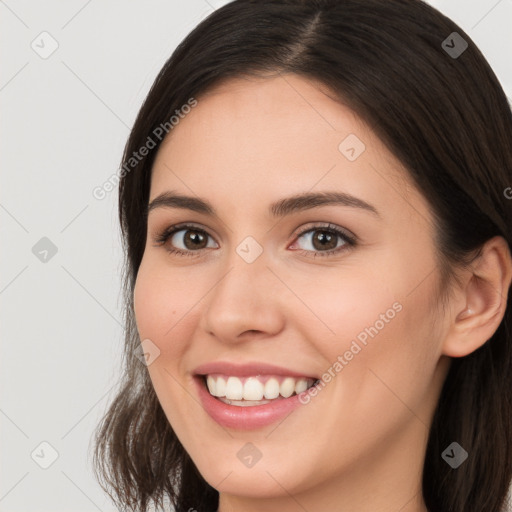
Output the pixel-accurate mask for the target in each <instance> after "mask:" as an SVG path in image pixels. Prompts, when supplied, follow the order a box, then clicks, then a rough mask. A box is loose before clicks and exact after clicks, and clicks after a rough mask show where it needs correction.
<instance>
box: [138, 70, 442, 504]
mask: <svg viewBox="0 0 512 512" xmlns="http://www.w3.org/2000/svg"><path fill="white" fill-rule="evenodd" d="M197 99H198V104H197V106H195V107H194V108H192V109H191V112H190V113H189V114H187V115H186V116H184V117H183V119H181V120H180V121H179V124H178V125H176V126H175V127H174V129H173V130H172V132H171V133H170V137H168V138H167V139H166V140H165V142H164V144H163V145H162V146H161V148H160V150H159V152H158V155H157V158H156V161H155V163H154V167H153V171H152V180H151V190H150V200H149V202H150V203H151V202H153V201H155V199H157V198H159V197H160V196H162V195H163V194H167V195H168V199H169V197H170V196H171V195H180V196H190V197H191V198H193V199H194V201H198V200H201V201H204V202H208V203H209V205H210V206H211V209H212V210H213V211H214V213H208V211H206V209H203V211H196V210H195V209H189V208H186V207H184V206H186V205H185V204H184V203H183V202H182V203H179V205H181V206H180V207H178V203H177V202H176V201H172V200H168V201H167V202H166V201H158V202H155V203H153V207H152V208H151V210H150V212H149V217H148V236H147V241H146V247H145V252H144V256H143V259H142V263H141V265H140V269H139V272H138V276H137V281H136V286H135V296H134V299H135V314H136V320H137V326H138V330H139V334H140V339H141V340H149V341H144V343H143V346H144V347H145V349H146V350H147V352H149V353H150V354H151V355H150V358H149V360H148V363H149V365H148V370H149V374H150V377H151V380H152V383H153V385H154V388H155V391H156V394H157V396H158V399H159V401H160V403H161V405H162V407H163V410H164V411H165V414H166V416H167V418H168V420H169V422H170V424H171V426H172V428H173V430H174V431H175V433H176V435H177V436H178V438H179V440H180V441H181V443H182V444H183V446H184V448H185V449H186V451H187V452H188V453H189V454H190V456H191V458H192V460H193V461H194V463H195V464H196V466H197V468H198V469H199V471H200V472H201V474H202V475H203V477H204V478H205V479H206V481H207V482H208V483H209V484H210V485H212V486H213V487H215V488H216V489H217V490H219V491H220V492H221V503H223V499H225V497H227V496H231V498H232V499H233V500H235V498H234V496H238V497H239V498H240V499H242V497H252V498H256V497H274V498H276V499H277V497H283V500H288V501H283V503H285V502H286V503H292V502H293V503H292V504H295V505H294V506H296V507H297V504H296V503H295V501H294V500H296V501H298V502H300V503H301V504H304V506H307V504H311V503H314V504H315V510H318V506H319V504H320V503H323V502H322V500H326V501H325V503H329V501H327V500H328V499H329V496H330V497H331V499H332V497H334V496H338V495H339V496H343V497H344V498H345V503H346V504H347V505H349V504H351V503H352V504H353V505H354V506H356V505H357V504H360V503H361V499H362V498H363V497H364V503H370V502H371V500H372V499H373V498H372V497H371V496H380V499H381V503H382V496H383V495H384V496H385V499H386V500H387V501H386V503H390V504H392V505H393V506H394V505H396V508H392V507H390V510H398V509H400V506H405V505H406V502H408V501H410V500H411V498H413V496H414V495H415V493H417V492H418V491H419V489H420V488H419V485H420V478H421V468H422V465H423V459H424V450H425V446H426V440H427V434H428V426H429V424H430V421H431V416H432V413H433V410H434V407H435V405H436V402H437V400H438V396H439V392H440V389H441V385H442V382H443V380H444V377H445V375H446V371H447V369H448V367H447V363H448V362H449V360H448V358H447V357H445V356H443V355H442V343H443V335H444V327H443V322H442V319H440V318H438V317H437V314H436V311H437V310H436V307H435V306H436V300H437V297H436V296H435V288H436V285H437V280H438V277H439V273H438V269H437V266H436V259H435V248H434V241H433V236H434V232H433V224H432V215H431V213H430V210H429V208H428V206H427V203H426V201H425V200H424V198H423V197H422V196H421V195H420V194H419V193H418V192H417V191H416V189H415V188H414V187H413V186H412V184H411V182H410V180H409V178H408V176H407V174H406V172H405V170H404V169H403V167H402V166H401V164H400V163H399V162H398V161H397V160H396V158H394V157H393V156H392V155H391V153H390V152H389V151H388V150H387V149H386V147H385V146H384V145H383V143H382V142H381V141H380V140H379V139H378V138H377V137H376V135H375V134H374V133H373V132H372V131H371V130H370V129H369V128H368V127H366V126H365V125H364V124H363V123H362V121H361V120H360V119H359V118H358V117H357V116H355V115H354V114H353V113H352V111H351V110H349V109H348V108H346V107H344V106H342V105H340V104H339V103H337V102H336V101H334V100H333V99H331V98H329V97H328V96H327V95H325V94H324V93H323V92H321V90H320V88H319V85H318V84H314V83H312V82H308V81H306V80H305V79H303V78H301V77H299V76H297V75H284V76H282V77H277V78H267V79H250V80H246V79H237V80H232V81H230V82H228V83H225V84H224V85H222V86H220V87H218V88H216V89H215V90H214V91H212V92H210V93H208V94H207V95H206V96H203V97H200V98H197ZM332 193H336V194H340V195H341V194H346V195H347V196H346V197H345V199H347V197H348V195H350V196H353V197H354V198H356V199H349V200H346V201H344V202H341V201H339V202H334V201H331V202H326V201H321V200H318V199H316V200H302V201H301V200H298V201H292V200H290V199H289V198H292V197H294V196H298V195H302V194H307V195H310V194H332ZM357 201H364V202H365V203H367V205H366V206H365V205H364V204H362V203H360V204H358V202H357ZM275 204H277V206H274V207H273V208H272V205H275ZM181 223H187V224H193V226H192V227H186V228H183V227H181V228H179V229H177V230H176V231H175V233H174V234H171V235H170V236H169V237H168V238H167V240H166V241H165V242H163V243H158V242H157V239H158V237H159V235H161V233H162V232H164V231H165V230H166V229H168V228H169V227H171V226H173V225H176V224H181ZM332 229H337V230H339V231H340V232H341V234H337V233H336V232H335V231H333V230H332ZM343 233H346V236H344V235H343ZM350 239H354V244H353V245H352V244H351V242H350ZM171 249H176V250H181V251H183V252H185V253H186V254H185V255H179V254H174V253H170V252H169V251H170V250H171ZM435 320H437V322H436V323H435V324H434V321H435ZM211 363H219V365H217V366H210V367H206V366H204V365H209V364H211ZM258 365H260V367H258ZM265 365H274V366H277V367H279V368H275V367H270V366H267V367H265ZM198 373H200V374H210V382H212V381H213V382H215V386H217V387H216V390H213V392H214V393H218V394H222V393H223V391H225V390H226V389H228V390H229V392H228V394H229V395H230V396H231V397H232V398H231V399H232V400H235V399H236V398H241V397H243V396H246V399H247V398H252V399H258V397H260V396H261V393H262V392H263V393H267V395H264V396H268V397H270V398H271V397H272V396H274V395H272V393H274V394H275V393H276V392H277V390H279V392H280V393H282V394H283V395H288V394H289V393H291V392H293V391H294V389H295V386H297V388H296V389H297V390H298V391H299V393H300V394H299V395H298V396H297V395H296V394H295V395H292V396H291V397H289V398H286V399H285V398H283V397H282V396H281V395H280V396H281V398H278V399H274V400H272V401H270V402H269V403H266V404H263V405H251V406H249V407H242V404H240V403H238V405H229V404H226V403H224V402H226V401H227V399H224V400H223V401H222V400H220V399H219V398H214V397H213V396H212V395H211V394H210V393H208V392H207V391H206V387H205V385H204V380H205V378H204V377H199V376H198ZM251 376H252V377H254V378H253V379H249V377H251ZM293 376H295V378H292V377H293ZM230 377H231V378H230ZM221 379H222V380H221ZM307 379H312V380H307ZM315 379H320V382H319V383H318V384H317V385H316V386H315V387H314V388H313V390H314V391H311V390H310V391H306V392H301V390H302V389H303V387H301V386H304V385H308V384H311V383H312V381H313V380H315ZM228 380H229V382H228ZM269 381H270V384H267V382H269ZM212 389H213V388H212ZM244 392H245V393H246V395H243V394H242V395H241V394H240V393H244ZM237 393H238V394H237ZM264 396H263V397H264ZM228 398H229V397H228ZM279 402H280V403H279ZM236 403H237V402H235V404H236ZM251 403H252V402H251ZM362 486H364V487H362ZM362 489H371V491H372V493H371V495H367V494H366V495H364V496H362V494H361V492H362ZM290 495H293V496H294V499H291V498H290ZM226 500H227V498H226ZM310 500H311V501H310ZM313 500H314V501H313ZM233 502H234V501H233ZM412 503H415V502H414V500H413V501H410V503H409V506H410V505H411V504H412ZM355 509H356V508H354V507H352V508H351V507H350V506H347V510H355ZM369 509H370V508H369ZM283 510H285V509H283ZM293 510H295V509H293ZM357 510H363V509H362V508H357ZM364 510H366V508H365V509H364ZM381 510H388V509H387V508H386V509H384V508H382V509H381ZM406 510H416V509H413V508H411V509H409V508H407V507H405V508H403V511H404V512H405V511H406Z"/></svg>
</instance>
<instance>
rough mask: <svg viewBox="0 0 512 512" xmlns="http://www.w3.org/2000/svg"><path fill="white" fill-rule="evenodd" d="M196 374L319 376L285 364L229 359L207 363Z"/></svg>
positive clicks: (197, 369) (196, 369)
mask: <svg viewBox="0 0 512 512" xmlns="http://www.w3.org/2000/svg"><path fill="white" fill-rule="evenodd" d="M193 372H194V373H195V374H196V375H209V374H212V373H221V374H223V375H230V376H231V375H233V376H238V377H250V376H251V375H253V376H256V375H283V376H287V377H297V378H301V377H302V378H315V379H316V378H317V377H314V376H312V375H311V374H307V373H303V372H299V371H294V370H290V369H289V368H284V367H283V366H276V365H273V364H267V363H260V362H252V363H244V364H237V363H230V362H229V361H212V362H210V363H205V364H202V365H200V366H198V367H197V368H195V369H194V370H193Z"/></svg>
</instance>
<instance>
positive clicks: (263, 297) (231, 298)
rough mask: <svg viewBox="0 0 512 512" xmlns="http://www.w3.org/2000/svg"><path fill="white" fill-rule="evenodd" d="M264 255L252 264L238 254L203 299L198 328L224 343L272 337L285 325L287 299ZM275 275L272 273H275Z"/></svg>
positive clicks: (231, 259) (281, 285)
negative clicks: (285, 302) (285, 301)
mask: <svg viewBox="0 0 512 512" xmlns="http://www.w3.org/2000/svg"><path fill="white" fill-rule="evenodd" d="M267 264H268V261H267V259H266V258H265V257H264V253H263V254H262V255H260V257H259V258H257V259H256V260H255V261H253V262H252V263H247V262H246V261H244V260H243V259H242V258H241V257H239V256H238V254H234V256H233V257H232V258H230V259H229V263H228V265H227V266H226V267H224V268H225V269H226V270H224V271H223V272H222V274H221V273H219V274H220V276H219V278H218V280H217V281H216V284H214V286H213V288H212V290H211V291H210V293H209V294H208V295H207V296H206V297H205V299H204V303H203V304H204V309H203V311H202V312H201V320H200V326H201V328H202V329H203V331H204V332H206V333H208V334H209V335H210V336H213V337H215V338H217V339H218V340H219V341H221V342H223V343H239V342H240V341H242V340H247V339H253V338H254V337H255V336H256V337H258V336H259V337H271V336H275V335H276V334H278V333H279V332H280V330H281V329H282V328H283V325H284V315H285V312H284V311H285V306H284V304H283V303H282V300H285V299H286V293H285V288H284V286H283V284H282V282H280V281H279V279H277V278H276V276H275V274H274V273H273V272H272V271H271V270H270V269H269V268H268V267H267ZM274 272H275V271H274Z"/></svg>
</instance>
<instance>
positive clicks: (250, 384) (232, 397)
mask: <svg viewBox="0 0 512 512" xmlns="http://www.w3.org/2000/svg"><path fill="white" fill-rule="evenodd" d="M315 381H316V380H315V379H308V378H296V377H283V376H279V375H255V376H249V377H237V376H234V375H231V376H227V375H219V374H209V375H207V376H206V385H207V388H208V391H209V392H210V394H211V395H212V396H214V397H216V398H218V399H219V400H220V401H221V402H223V403H225V404H229V405H234V406H237V407H247V406H254V405H264V404H268V403H270V402H271V401H272V400H280V399H282V398H289V397H290V396H293V395H298V394H299V393H302V392H303V391H306V390H307V389H309V388H310V387H311V386H313V385H314V384H315Z"/></svg>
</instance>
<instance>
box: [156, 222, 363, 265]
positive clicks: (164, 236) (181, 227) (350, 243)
mask: <svg viewBox="0 0 512 512" xmlns="http://www.w3.org/2000/svg"><path fill="white" fill-rule="evenodd" d="M188 230H190V231H196V232H199V233H201V234H203V235H206V236H207V237H208V236H210V235H209V234H208V233H207V232H206V231H205V230H204V229H200V228H198V227H196V226H194V225H192V224H186V223H185V224H175V225H173V226H169V227H168V228H166V229H164V230H163V231H161V232H160V233H159V234H157V235H156V237H155V242H156V243H157V245H158V246H160V245H164V244H165V243H166V242H167V240H169V238H171V237H172V235H174V234H175V233H177V232H178V231H188ZM310 231H325V232H328V233H331V234H334V235H337V236H339V237H341V238H342V239H343V241H344V242H345V244H344V245H342V246H341V247H337V248H336V249H329V250H328V251H307V250H305V249H298V250H297V251H298V252H300V253H301V254H304V255H306V256H307V257H308V258H316V257H317V256H321V257H324V256H331V255H333V254H336V253H340V252H342V251H346V250H349V249H351V248H353V247H355V246H356V237H355V236H353V235H349V234H348V233H347V232H346V231H344V230H341V229H340V228H337V227H336V226H334V225H333V224H327V225H324V226H319V225H317V226H309V227H308V228H306V229H304V230H302V231H301V232H299V233H297V234H296V235H295V238H299V237H301V236H302V235H305V234H306V233H309V232H310ZM166 250H167V252H168V253H169V254H173V255H176V256H185V257H195V256H197V255H196V254H194V253H198V252H200V251H201V250H203V249H201V250H198V251H190V250H188V251H183V250H181V249H166ZM311 253H314V254H313V256H311Z"/></svg>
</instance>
